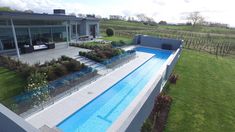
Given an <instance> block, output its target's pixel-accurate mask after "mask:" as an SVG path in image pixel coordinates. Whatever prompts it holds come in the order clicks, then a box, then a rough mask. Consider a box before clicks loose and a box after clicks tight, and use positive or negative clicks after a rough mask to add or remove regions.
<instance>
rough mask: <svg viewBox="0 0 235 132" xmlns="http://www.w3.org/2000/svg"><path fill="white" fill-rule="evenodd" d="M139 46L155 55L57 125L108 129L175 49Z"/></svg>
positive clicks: (68, 131)
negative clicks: (166, 49) (164, 49)
mask: <svg viewBox="0 0 235 132" xmlns="http://www.w3.org/2000/svg"><path fill="white" fill-rule="evenodd" d="M136 50H137V51H139V52H147V53H152V54H155V56H153V57H152V58H151V59H149V60H148V61H146V62H145V63H144V64H142V65H141V66H140V67H138V68H136V69H135V70H134V71H132V72H131V73H129V74H128V75H127V76H126V77H124V78H123V79H121V80H120V81H119V82H117V83H116V84H114V85H113V86H112V87H110V88H109V89H108V90H106V91H105V92H104V93H102V94H101V95H99V96H98V97H96V98H95V99H94V100H92V101H91V102H90V103H88V104H87V105H85V106H84V107H82V108H81V109H79V110H78V111H77V112H75V113H74V114H72V115H71V116H69V117H68V118H66V119H65V120H64V121H63V122H61V123H60V124H58V125H57V127H58V128H59V129H60V130H62V131H64V132H80V131H81V132H92V131H94V132H102V131H106V130H107V129H108V128H109V127H110V126H111V125H112V123H113V122H114V121H115V120H116V119H117V118H118V116H119V115H120V114H121V113H122V112H123V111H124V110H125V109H126V108H127V106H128V105H129V104H130V103H131V102H132V100H133V99H134V98H135V97H136V96H137V95H138V94H139V92H140V91H141V90H142V89H143V88H144V86H145V85H146V84H147V83H148V81H149V79H150V78H151V77H153V76H154V75H156V73H157V72H158V70H159V68H160V67H161V66H162V65H163V63H164V62H165V61H166V60H167V58H168V57H169V56H170V55H171V53H172V52H171V51H162V50H154V49H149V48H142V47H141V48H137V49H136Z"/></svg>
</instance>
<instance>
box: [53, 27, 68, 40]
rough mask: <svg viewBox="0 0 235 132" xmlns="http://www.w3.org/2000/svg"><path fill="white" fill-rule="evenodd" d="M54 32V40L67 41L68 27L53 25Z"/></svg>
mask: <svg viewBox="0 0 235 132" xmlns="http://www.w3.org/2000/svg"><path fill="white" fill-rule="evenodd" d="M52 33H53V41H54V42H63V41H66V38H67V33H66V27H53V28H52Z"/></svg>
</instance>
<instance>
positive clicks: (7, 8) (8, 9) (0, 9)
mask: <svg viewBox="0 0 235 132" xmlns="http://www.w3.org/2000/svg"><path fill="white" fill-rule="evenodd" d="M0 11H14V10H12V9H11V8H9V7H0Z"/></svg>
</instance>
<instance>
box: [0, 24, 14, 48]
mask: <svg viewBox="0 0 235 132" xmlns="http://www.w3.org/2000/svg"><path fill="white" fill-rule="evenodd" d="M9 49H15V43H14V39H13V34H12V29H11V28H0V51H1V50H9Z"/></svg>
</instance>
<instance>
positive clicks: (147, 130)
mask: <svg viewBox="0 0 235 132" xmlns="http://www.w3.org/2000/svg"><path fill="white" fill-rule="evenodd" d="M152 126H153V125H152V123H151V121H150V120H149V119H147V120H145V122H144V124H143V126H142V127H141V132H151V131H152Z"/></svg>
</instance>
